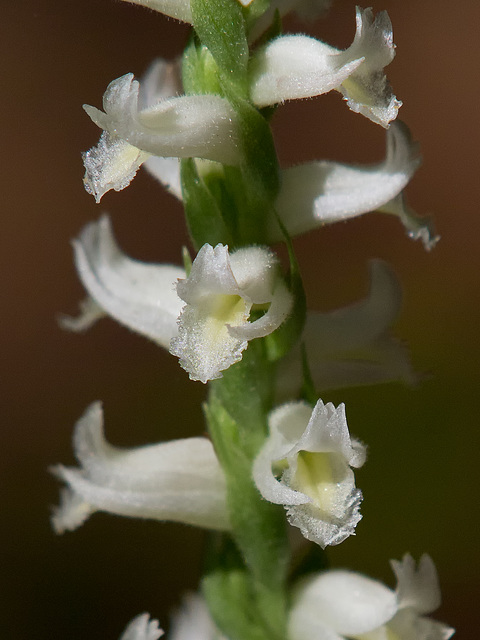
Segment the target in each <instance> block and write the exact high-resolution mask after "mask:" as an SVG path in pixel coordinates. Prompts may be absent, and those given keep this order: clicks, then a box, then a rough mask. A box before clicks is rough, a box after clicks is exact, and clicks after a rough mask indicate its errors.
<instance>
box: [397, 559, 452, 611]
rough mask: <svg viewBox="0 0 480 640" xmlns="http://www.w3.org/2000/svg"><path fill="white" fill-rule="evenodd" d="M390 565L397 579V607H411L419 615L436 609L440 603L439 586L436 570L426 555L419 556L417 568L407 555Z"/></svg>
mask: <svg viewBox="0 0 480 640" xmlns="http://www.w3.org/2000/svg"><path fill="white" fill-rule="evenodd" d="M390 564H391V565H392V569H393V571H394V573H395V575H396V577H397V598H398V603H399V607H401V608H405V607H412V608H413V609H415V611H417V612H418V613H420V614H424V613H431V612H432V611H435V610H436V609H438V607H439V606H440V603H441V595H440V584H439V581H438V574H437V569H436V568H435V565H434V563H433V560H432V559H431V557H430V556H429V555H428V554H426V553H425V554H423V555H422V556H421V558H420V561H419V563H418V568H417V566H416V563H415V560H414V559H413V558H412V556H411V555H410V554H409V553H407V554H405V555H404V556H403V559H402V560H401V561H398V560H391V561H390Z"/></svg>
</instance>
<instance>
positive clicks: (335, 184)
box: [269, 122, 420, 242]
mask: <svg viewBox="0 0 480 640" xmlns="http://www.w3.org/2000/svg"><path fill="white" fill-rule="evenodd" d="M386 147H387V148H386V157H385V160H384V161H383V162H382V163H380V164H377V165H373V166H361V165H347V164H340V163H337V162H331V161H327V160H321V161H318V162H310V163H307V164H303V165H299V166H296V167H291V168H289V169H285V170H284V171H282V187H281V189H280V193H279V196H278V198H277V202H276V208H277V212H278V215H279V216H280V218H281V220H282V222H283V224H284V225H285V226H286V228H287V231H288V232H289V234H290V235H292V236H295V235H299V234H301V233H305V232H307V231H310V230H312V229H315V228H317V227H321V226H323V225H325V224H331V223H333V222H337V221H339V220H347V219H349V218H353V217H357V216H360V215H362V214H364V213H367V212H370V211H374V210H376V209H380V207H382V206H384V205H385V204H386V203H388V202H390V201H391V200H393V199H394V198H396V197H397V196H398V195H399V194H400V193H401V192H402V190H403V189H404V188H405V187H406V186H407V184H408V182H409V180H410V179H411V177H412V175H413V174H414V172H415V171H416V169H417V168H418V166H419V164H420V158H419V155H418V145H417V144H415V143H413V142H412V138H411V135H410V132H409V130H408V128H407V127H406V126H405V125H404V124H403V123H401V122H395V123H393V124H392V126H391V127H390V129H388V131H387V133H386ZM392 213H393V211H392ZM398 215H399V217H400V218H401V220H402V222H403V223H404V224H405V219H404V216H402V215H401V214H400V213H399V214H398ZM406 226H407V227H408V225H406ZM269 234H270V235H269V240H270V241H271V242H273V241H278V240H279V239H280V238H281V232H280V229H279V226H278V223H277V222H276V220H274V219H273V218H272V219H271V220H270V225H269Z"/></svg>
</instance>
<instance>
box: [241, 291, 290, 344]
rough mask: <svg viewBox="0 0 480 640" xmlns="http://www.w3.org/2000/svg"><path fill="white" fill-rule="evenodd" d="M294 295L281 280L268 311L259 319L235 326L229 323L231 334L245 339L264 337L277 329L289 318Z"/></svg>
mask: <svg viewBox="0 0 480 640" xmlns="http://www.w3.org/2000/svg"><path fill="white" fill-rule="evenodd" d="M292 305H293V296H292V294H291V293H290V291H289V290H288V288H287V287H286V285H285V283H284V282H283V281H282V280H279V282H278V284H277V286H276V287H275V291H274V292H273V296H272V302H271V304H270V307H269V308H268V311H267V312H266V313H265V314H264V315H263V316H262V317H261V318H259V319H258V320H254V321H253V322H247V323H245V324H243V325H241V326H238V327H235V326H231V325H229V327H228V331H229V333H230V335H232V336H234V337H236V338H243V339H244V340H252V339H253V338H263V337H265V336H268V335H269V334H270V333H273V332H274V331H275V329H278V327H279V326H280V325H281V324H282V323H283V322H284V321H285V320H286V318H288V316H289V315H290V312H291V310H292Z"/></svg>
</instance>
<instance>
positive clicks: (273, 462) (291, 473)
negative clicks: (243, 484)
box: [253, 400, 366, 548]
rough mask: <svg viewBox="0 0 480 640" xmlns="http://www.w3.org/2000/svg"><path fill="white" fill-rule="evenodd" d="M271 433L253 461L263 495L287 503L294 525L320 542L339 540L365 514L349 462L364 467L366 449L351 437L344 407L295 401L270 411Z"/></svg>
mask: <svg viewBox="0 0 480 640" xmlns="http://www.w3.org/2000/svg"><path fill="white" fill-rule="evenodd" d="M268 424H269V436H268V438H267V440H266V442H265V444H264V446H263V447H262V449H261V450H260V453H259V454H258V456H257V458H256V459H255V462H254V464H253V478H254V481H255V484H256V485H257V488H258V490H259V491H260V493H261V494H262V496H263V497H264V498H265V499H266V500H268V501H269V502H273V503H274V504H283V505H284V506H285V508H286V511H287V518H288V520H289V522H290V524H291V525H293V526H295V527H298V528H299V529H300V531H301V532H302V534H303V536H304V537H305V538H307V539H308V540H312V541H313V542H316V543H317V544H319V545H320V546H321V547H322V548H325V547H326V546H327V545H335V544H339V543H340V542H342V541H343V540H345V539H346V538H347V537H348V536H350V535H352V534H354V532H355V526H356V525H357V523H358V522H359V520H360V519H361V517H362V516H361V515H360V513H359V506H360V502H361V500H362V493H361V491H360V490H359V489H356V488H355V478H354V474H353V471H352V470H351V467H357V468H358V467H361V466H362V465H363V463H364V461H365V457H366V449H365V447H364V445H362V444H361V443H360V442H358V441H357V440H354V439H351V438H350V434H349V432H348V426H347V421H346V417H345V407H344V405H343V404H341V405H340V406H339V407H338V408H337V409H336V408H335V407H334V406H333V405H332V404H331V403H328V404H326V405H324V404H323V402H322V401H321V400H319V401H318V402H317V404H316V405H315V408H314V409H313V412H312V409H311V407H310V406H309V405H308V404H307V403H305V402H291V403H288V404H285V405H282V406H280V407H278V408H277V409H275V410H274V411H272V412H271V414H270V415H269V419H268Z"/></svg>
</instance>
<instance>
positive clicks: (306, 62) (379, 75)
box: [250, 7, 402, 127]
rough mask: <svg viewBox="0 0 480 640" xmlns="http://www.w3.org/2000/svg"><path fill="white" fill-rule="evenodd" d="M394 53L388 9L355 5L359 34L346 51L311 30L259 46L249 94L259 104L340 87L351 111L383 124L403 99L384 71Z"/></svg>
mask: <svg viewBox="0 0 480 640" xmlns="http://www.w3.org/2000/svg"><path fill="white" fill-rule="evenodd" d="M394 55H395V46H394V44H393V35H392V24H391V22H390V18H389V17H388V14H387V13H386V12H385V11H382V12H380V13H379V14H377V16H376V18H375V19H373V13H372V10H371V9H361V8H360V7H357V9H356V33H355V38H354V40H353V42H352V44H351V45H350V47H348V49H346V50H345V51H340V50H339V49H336V48H335V47H331V46H330V45H327V44H325V43H324V42H321V41H319V40H315V39H314V38H310V37H308V36H298V35H287V36H280V37H278V38H276V39H275V40H272V41H271V42H269V43H268V44H267V45H265V46H264V47H262V48H260V49H259V50H258V51H257V52H256V53H255V54H254V57H253V59H252V63H251V68H250V95H251V99H252V101H253V102H254V104H256V105H257V106H258V107H266V106H268V105H272V104H276V103H279V102H285V100H295V99H298V98H309V97H313V96H318V95H321V94H323V93H327V92H328V91H331V90H332V89H336V90H337V91H340V92H341V93H342V94H343V96H344V98H345V100H346V101H347V104H348V106H349V107H350V109H352V111H355V112H358V113H362V114H363V115H364V116H366V117H367V118H369V119H370V120H372V121H373V122H376V123H378V124H380V125H382V126H383V127H388V125H389V123H390V122H391V121H392V120H394V119H395V118H396V117H397V112H398V109H399V108H400V106H401V104H402V103H401V102H400V101H399V100H397V99H396V98H395V96H394V95H393V94H392V91H391V88H390V85H389V84H388V82H387V79H386V77H385V74H384V72H383V69H384V67H386V66H387V65H388V64H389V63H390V62H391V61H392V60H393V57H394Z"/></svg>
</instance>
